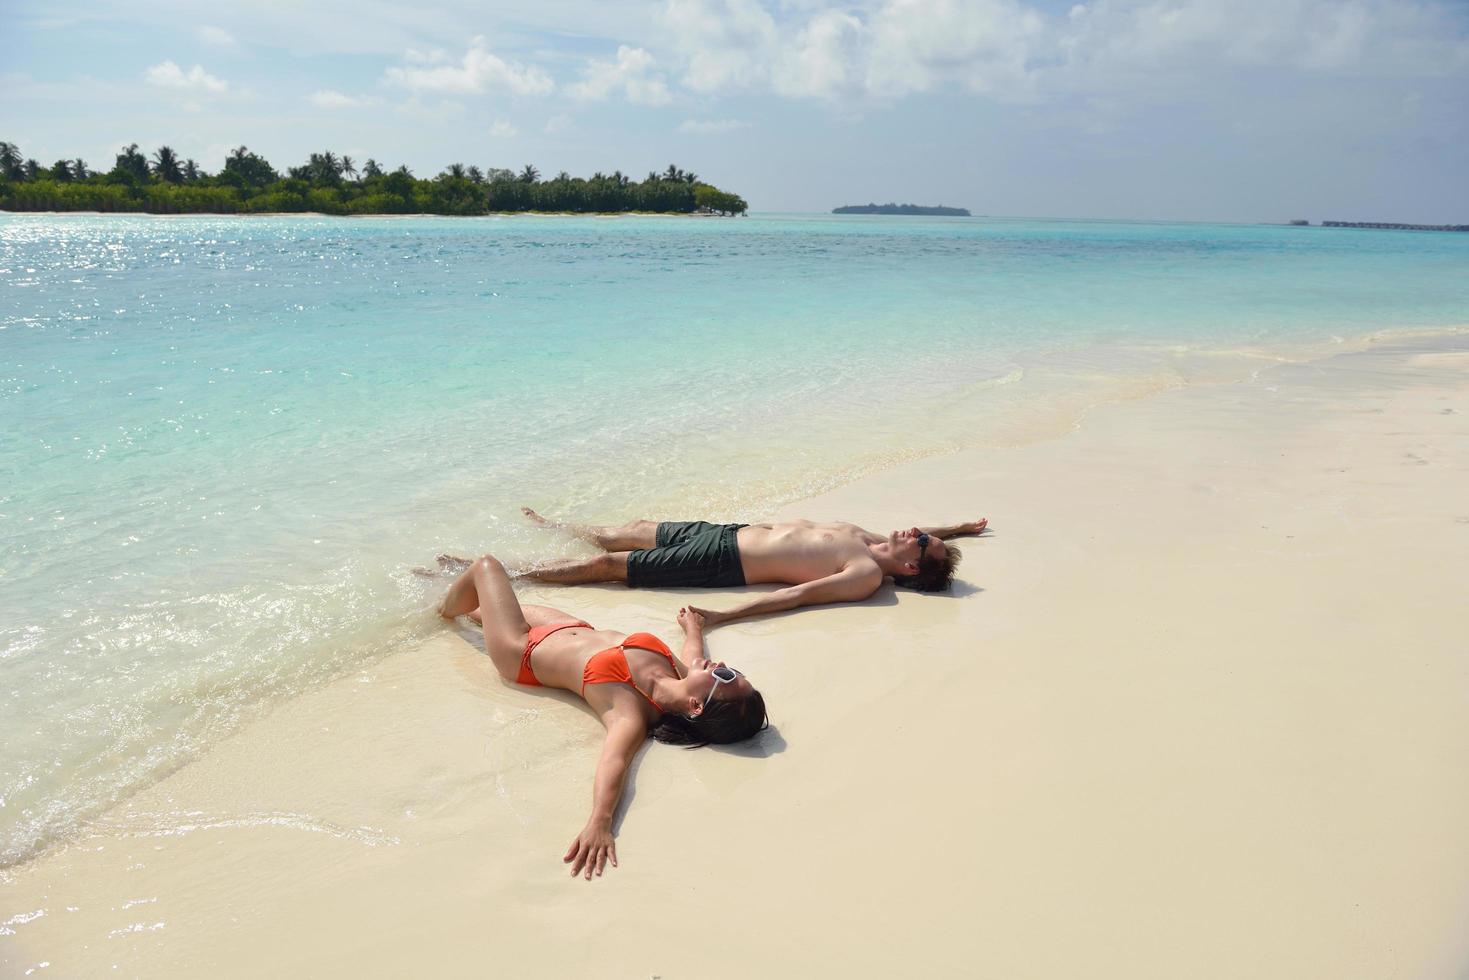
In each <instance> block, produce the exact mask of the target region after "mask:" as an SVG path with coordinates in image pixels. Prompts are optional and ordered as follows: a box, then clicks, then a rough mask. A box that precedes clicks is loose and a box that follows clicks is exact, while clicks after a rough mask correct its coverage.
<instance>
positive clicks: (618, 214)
mask: <svg viewBox="0 0 1469 980" xmlns="http://www.w3.org/2000/svg"><path fill="white" fill-rule="evenodd" d="M28 214H34V215H38V216H41V217H51V218H54V217H60V216H62V215H67V214H75V215H80V216H83V217H88V218H107V217H115V216H120V217H127V218H513V217H516V216H517V215H524V216H526V217H532V218H738V217H742V215H737V214H697V213H694V212H685V211H488V212H486V213H485V214H435V213H433V212H429V211H422V212H416V213H413V214H403V213H400V212H391V213H383V214H366V213H364V214H328V213H327V212H325V211H185V212H166V213H165V212H158V211H6V210H5V209H4V208H0V215H8V216H12V217H20V216H23V215H28Z"/></svg>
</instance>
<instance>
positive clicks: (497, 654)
mask: <svg viewBox="0 0 1469 980" xmlns="http://www.w3.org/2000/svg"><path fill="white" fill-rule="evenodd" d="M476 609H478V610H479V611H480V612H481V614H482V616H483V617H484V630H485V652H486V653H488V654H489V655H490V659H491V660H492V661H494V663H495V669H496V670H498V671H499V672H500V676H501V677H503V678H505V679H506V680H508V681H513V680H515V678H517V677H518V676H520V658H521V656H522V655H523V654H524V653H525V643H526V634H527V633H529V632H530V624H529V623H528V622H526V618H525V613H524V611H523V610H522V609H521V608H520V600H518V599H516V598H515V590H513V589H512V588H510V576H508V575H506V574H505V566H504V565H501V564H500V561H499V559H497V558H495V557H494V556H493V555H485V556H484V557H483V558H481V559H479V560H478V561H476V562H474V563H473V564H471V565H470V566H469V567H468V568H467V569H465V570H464V573H463V574H462V575H460V576H459V578H457V579H455V581H454V584H453V585H451V586H449V591H448V593H447V594H445V596H444V599H443V601H442V602H440V603H439V615H440V616H443V617H444V618H445V619H453V618H455V617H456V616H463V615H465V614H466V613H469V612H473V611H475V610H476Z"/></svg>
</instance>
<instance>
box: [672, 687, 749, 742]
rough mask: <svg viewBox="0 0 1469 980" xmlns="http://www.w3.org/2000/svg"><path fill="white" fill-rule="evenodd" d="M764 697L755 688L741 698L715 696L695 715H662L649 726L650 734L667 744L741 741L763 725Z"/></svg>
mask: <svg viewBox="0 0 1469 980" xmlns="http://www.w3.org/2000/svg"><path fill="white" fill-rule="evenodd" d="M766 724H767V721H766V718H765V699H764V698H763V697H761V696H760V692H759V691H751V692H750V693H749V694H747V695H745V696H744V697H742V698H729V699H728V700H721V699H719V698H715V699H714V700H713V701H710V702H709V703H708V704H707V705H706V706H705V707H704V711H703V713H702V714H700V715H699V716H698V717H697V718H688V717H685V716H684V715H676V714H672V713H670V714H665V715H664V716H663V717H662V718H660V719H658V724H657V725H655V726H654V727H653V737H654V738H656V739H657V740H658V741H660V742H666V743H667V744H669V745H687V746H689V747H690V748H693V747H695V746H699V745H710V744H714V745H725V744H728V743H730V742H743V741H744V740H745V739H747V738H749V737H750V736H752V735H754V734H755V733H756V732H758V731H760V730H761V729H763V728H765V726H766Z"/></svg>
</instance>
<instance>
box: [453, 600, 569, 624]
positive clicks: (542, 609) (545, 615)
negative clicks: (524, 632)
mask: <svg viewBox="0 0 1469 980" xmlns="http://www.w3.org/2000/svg"><path fill="white" fill-rule="evenodd" d="M520 614H521V615H522V616H524V617H525V621H526V622H527V623H528V624H530V628H531V629H535V628H536V627H537V626H550V625H551V624H552V623H576V622H580V619H578V618H577V617H576V616H573V615H572V614H571V613H569V612H562V611H561V610H560V609H552V608H551V607H550V606H533V605H531V604H530V603H528V602H522V603H521V604H520ZM469 618H470V619H472V620H474V621H475V622H476V623H479V624H480V625H481V626H483V625H484V622H485V621H484V613H482V612H480V610H478V609H475V610H472V611H471V612H470V613H469Z"/></svg>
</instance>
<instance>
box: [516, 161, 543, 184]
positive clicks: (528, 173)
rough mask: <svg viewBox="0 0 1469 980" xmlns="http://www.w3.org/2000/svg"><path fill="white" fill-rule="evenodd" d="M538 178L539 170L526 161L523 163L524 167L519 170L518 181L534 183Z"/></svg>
mask: <svg viewBox="0 0 1469 980" xmlns="http://www.w3.org/2000/svg"><path fill="white" fill-rule="evenodd" d="M540 179H541V172H540V171H539V170H537V169H536V168H535V167H533V166H531V165H530V164H528V163H527V164H526V165H525V169H524V170H522V171H521V172H520V182H521V183H522V184H534V183H535V182H536V181H538V180H540Z"/></svg>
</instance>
